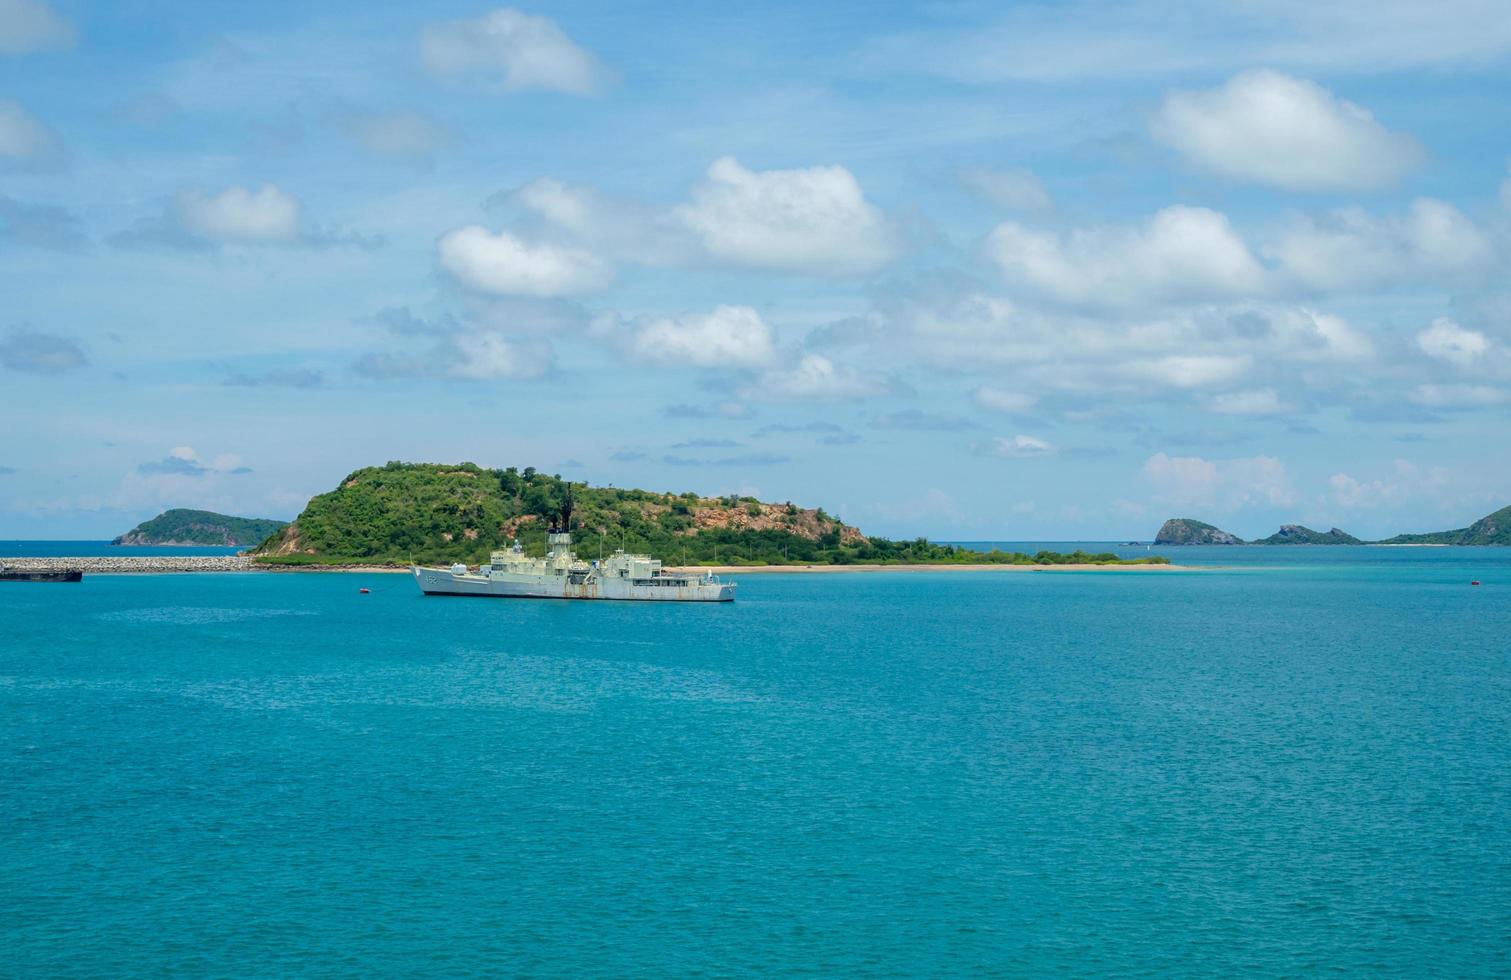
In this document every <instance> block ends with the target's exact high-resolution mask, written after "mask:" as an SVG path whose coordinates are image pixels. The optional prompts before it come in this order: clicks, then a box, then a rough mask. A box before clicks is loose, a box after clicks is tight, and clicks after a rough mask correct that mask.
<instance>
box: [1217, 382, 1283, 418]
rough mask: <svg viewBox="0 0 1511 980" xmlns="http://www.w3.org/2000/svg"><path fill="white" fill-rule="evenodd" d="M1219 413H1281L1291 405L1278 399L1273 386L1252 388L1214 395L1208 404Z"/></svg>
mask: <svg viewBox="0 0 1511 980" xmlns="http://www.w3.org/2000/svg"><path fill="white" fill-rule="evenodd" d="M1209 407H1210V408H1211V410H1212V411H1214V412H1217V413H1218V414H1219V415H1256V416H1262V415H1283V414H1285V413H1287V412H1290V411H1293V408H1292V406H1290V405H1287V404H1286V403H1285V402H1283V401H1281V400H1280V396H1279V395H1277V394H1275V389H1274V388H1254V389H1252V390H1249V391H1233V392H1228V393H1225V394H1221V395H1215V396H1213V398H1212V401H1211V402H1210V404H1209Z"/></svg>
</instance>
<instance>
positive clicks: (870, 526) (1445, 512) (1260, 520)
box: [0, 0, 1511, 539]
mask: <svg viewBox="0 0 1511 980" xmlns="http://www.w3.org/2000/svg"><path fill="white" fill-rule="evenodd" d="M1508 106H1511V18H1507V17H1505V16H1504V7H1503V6H1502V5H1501V4H1498V3H1489V2H1476V0H1466V2H1458V0H1454V2H1446V3H1438V4H1432V5H1424V4H1420V3H1398V2H1385V3H1372V4H1346V3H1345V4H1335V5H1328V9H1326V10H1321V9H1317V5H1313V4H1309V3H1301V2H1281V3H1273V4H1263V3H1243V2H1240V3H1230V4H1210V3H1200V4H1197V3H1192V4H1179V3H1177V4H1170V3H1159V4H1155V3H1150V2H1137V0H1136V2H1131V3H1101V2H1077V3H1066V4H1053V3H1035V4H1016V5H1004V4H973V3H938V4H927V5H920V6H914V7H905V6H901V5H876V4H842V3H835V4H795V3H794V4H777V3H774V4H750V5H744V6H743V7H742V8H741V9H739V10H723V9H716V8H715V6H714V5H706V4H687V5H681V4H662V5H655V6H649V7H646V8H644V9H632V8H631V7H630V6H629V5H623V4H588V3H566V4H543V5H539V6H529V7H522V8H509V7H490V6H488V5H486V4H473V3H431V4H427V5H425V6H424V9H423V10H420V9H419V8H416V7H414V6H413V5H389V6H386V7H385V6H379V5H373V4H356V3H350V4H348V3H324V4H318V5H312V4H304V3H300V4H295V3H278V2H268V3H260V4H239V5H237V4H187V3H179V4H170V3H161V2H147V0H134V2H113V3H108V4H107V3H84V2H66V0H55V2H50V3H44V2H41V0H0V393H3V398H4V403H5V405H6V416H5V421H4V423H3V424H0V537H21V538H25V537H54V536H56V537H100V536H109V535H113V534H115V533H119V532H120V531H122V530H125V529H126V528H127V527H130V526H131V525H132V524H134V523H135V522H136V521H138V520H140V519H142V518H144V517H147V516H151V515H152V514H154V513H156V512H157V511H159V510H161V509H163V508H166V507H170V506H194V507H209V508H213V509H219V510H225V511H229V512H233V513H240V514H247V515H255V516H277V517H285V518H288V517H292V516H293V515H294V514H296V513H297V512H298V511H299V509H300V508H301V506H302V504H303V502H304V501H305V500H306V499H307V498H308V497H309V496H311V495H312V494H315V493H319V492H323V491H325V490H328V489H330V488H332V487H333V486H335V484H336V483H337V481H338V480H340V478H341V477H342V476H344V475H345V474H346V473H348V472H350V471H351V470H353V469H356V468H358V467H360V466H363V465H368V464H376V463H382V462H384V461H387V460H389V459H409V460H433V461H456V460H472V461H474V462H477V463H480V464H484V465H500V466H503V465H518V466H527V465H533V466H536V467H538V468H542V469H546V470H549V471H552V472H559V473H561V474H562V475H563V476H568V477H573V478H578V479H586V480H590V481H593V482H595V483H612V484H615V485H618V486H639V487H646V488H650V489H668V490H678V491H681V490H684V489H694V490H698V491H701V492H705V493H715V492H728V491H740V492H746V493H753V494H758V495H760V496H762V497H765V498H770V499H778V500H785V499H792V500H794V501H798V502H801V503H804V504H809V505H821V506H824V507H826V508H828V509H830V510H831V511H832V512H835V513H838V514H839V515H840V516H841V517H843V518H844V519H846V520H848V521H850V522H851V523H855V524H858V525H860V526H861V527H862V528H863V529H866V530H872V531H876V532H880V533H885V534H889V535H898V536H912V535H916V534H927V535H930V536H934V537H940V538H945V539H950V538H982V537H995V538H1006V539H1067V538H1068V539H1106V538H1119V539H1122V538H1147V537H1149V536H1150V535H1151V534H1152V533H1153V532H1154V530H1155V528H1157V527H1158V525H1159V523H1160V521H1162V520H1163V519H1164V518H1165V517H1168V516H1172V515H1189V516H1196V517H1201V518H1204V519H1206V520H1210V521H1212V522H1214V523H1217V524H1219V525H1222V526H1224V527H1227V528H1229V529H1231V530H1233V531H1235V532H1237V533H1240V534H1244V535H1259V534H1264V533H1269V531H1271V530H1273V528H1274V527H1275V526H1276V525H1277V524H1279V523H1280V522H1282V521H1300V522H1303V523H1307V524H1310V525H1313V526H1317V527H1322V528H1326V527H1329V526H1332V525H1338V526H1341V527H1343V528H1345V529H1347V530H1350V531H1352V532H1354V533H1356V534H1360V535H1384V534H1389V533H1394V532H1397V531H1407V530H1428V529H1438V528H1442V527H1448V526H1462V525H1463V524H1466V523H1468V522H1469V521H1470V520H1472V519H1474V518H1476V517H1478V516H1481V515H1482V514H1484V513H1486V512H1488V511H1489V510H1492V509H1494V508H1496V507H1500V506H1503V505H1505V504H1506V503H1508V502H1511V452H1508V451H1507V449H1506V445H1507V434H1508V426H1507V422H1508V418H1511V288H1508V287H1507V285H1506V283H1507V282H1508V281H1511V277H1508V273H1511V259H1508V255H1511V250H1508V245H1511V171H1508V161H1511V127H1508V125H1507V120H1508V119H1511V111H1508Z"/></svg>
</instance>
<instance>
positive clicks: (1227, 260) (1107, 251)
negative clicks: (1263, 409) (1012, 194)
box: [985, 205, 1265, 306]
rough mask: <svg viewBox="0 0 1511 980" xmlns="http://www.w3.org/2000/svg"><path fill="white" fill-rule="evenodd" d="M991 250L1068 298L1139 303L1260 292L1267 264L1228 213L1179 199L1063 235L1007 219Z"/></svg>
mask: <svg viewBox="0 0 1511 980" xmlns="http://www.w3.org/2000/svg"><path fill="white" fill-rule="evenodd" d="M985 249H986V255H987V257H988V258H990V259H991V260H992V261H993V262H995V263H996V264H997V266H998V268H999V269H1000V270H1001V271H1002V273H1003V275H1004V276H1005V277H1007V278H1008V279H1009V280H1010V281H1012V282H1015V283H1017V284H1020V285H1023V286H1027V287H1029V288H1032V289H1034V290H1036V291H1038V292H1040V293H1042V294H1045V295H1047V296H1049V297H1052V298H1055V299H1058V300H1062V301H1065V302H1068V303H1076V304H1086V305H1091V306H1117V305H1136V304H1140V303H1148V302H1162V301H1197V300H1205V299H1222V298H1233V297H1239V296H1253V295H1256V294H1259V293H1262V292H1264V290H1265V270H1264V267H1263V266H1262V265H1260V263H1259V260H1258V259H1256V258H1255V257H1254V255H1253V254H1252V253H1251V252H1250V251H1249V248H1248V246H1247V245H1245V244H1244V242H1243V240H1242V239H1241V238H1240V237H1239V236H1238V234H1237V232H1235V231H1234V230H1233V228H1232V226H1231V225H1229V224H1228V219H1227V218H1226V217H1224V216H1223V215H1221V214H1219V213H1218V212H1216V211H1211V210H1208V209H1207V208H1194V207H1187V206H1185V205H1175V206H1173V207H1168V208H1165V209H1163V210H1161V211H1159V212H1157V213H1156V214H1155V215H1154V216H1153V217H1152V218H1151V219H1150V220H1149V221H1148V223H1147V224H1145V225H1144V226H1143V227H1142V228H1108V227H1099V228H1083V229H1077V230H1075V231H1072V232H1071V233H1070V234H1069V235H1065V236H1061V235H1057V234H1054V233H1053V232H1044V231H1037V230H1034V229H1031V228H1028V227H1025V226H1023V225H1021V224H1018V223H1016V222H1011V221H1009V222H1004V223H1002V224H1000V225H998V226H997V227H996V229H995V230H993V231H992V233H991V234H990V235H989V236H987V240H986V245H985Z"/></svg>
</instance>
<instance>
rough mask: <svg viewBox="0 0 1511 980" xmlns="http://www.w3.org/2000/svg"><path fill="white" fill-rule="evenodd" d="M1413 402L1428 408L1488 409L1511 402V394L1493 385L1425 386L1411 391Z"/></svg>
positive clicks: (1419, 386) (1418, 386)
mask: <svg viewBox="0 0 1511 980" xmlns="http://www.w3.org/2000/svg"><path fill="white" fill-rule="evenodd" d="M1410 397H1411V400H1412V401H1413V402H1415V403H1416V404H1418V405H1424V406H1426V407H1428V408H1487V407H1489V406H1492V405H1505V404H1507V403H1508V402H1511V392H1508V391H1506V390H1505V389H1502V388H1496V387H1493V386H1491V385H1469V384H1424V385H1417V386H1416V387H1415V388H1413V389H1412V390H1411V395H1410Z"/></svg>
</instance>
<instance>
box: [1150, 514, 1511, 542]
mask: <svg viewBox="0 0 1511 980" xmlns="http://www.w3.org/2000/svg"><path fill="white" fill-rule="evenodd" d="M1154 543H1155V544H1161V545H1183V544H1267V545H1297V544H1320V545H1330V544H1395V545H1402V544H1423V545H1511V507H1502V508H1501V509H1500V510H1498V511H1496V512H1495V513H1493V514H1487V515H1486V516H1484V517H1482V518H1480V519H1479V520H1477V521H1475V522H1474V523H1473V524H1471V525H1469V526H1468V527H1461V528H1458V529H1457V530H1454V531H1431V532H1428V533H1425V534H1397V535H1396V536H1395V537H1393V538H1385V539H1384V540H1382V541H1364V540H1361V539H1359V538H1356V537H1354V536H1353V535H1352V534H1349V533H1348V532H1347V531H1342V530H1339V529H1338V528H1336V527H1335V528H1333V529H1331V530H1329V531H1314V530H1312V529H1311V528H1309V527H1304V526H1302V525H1300V524H1282V525H1281V526H1280V530H1279V531H1276V532H1275V533H1274V534H1272V535H1270V536H1269V537H1267V538H1258V539H1256V540H1253V541H1245V540H1244V539H1243V538H1240V537H1238V536H1237V535H1236V534H1230V533H1228V532H1227V531H1224V530H1222V529H1221V528H1218V527H1214V526H1212V525H1211V524H1207V523H1205V522H1203V521H1198V520H1195V519H1193V518H1190V517H1172V518H1171V519H1170V520H1168V521H1166V522H1165V523H1164V524H1163V525H1162V526H1161V527H1160V529H1159V533H1158V534H1156V535H1155V536H1154Z"/></svg>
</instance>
